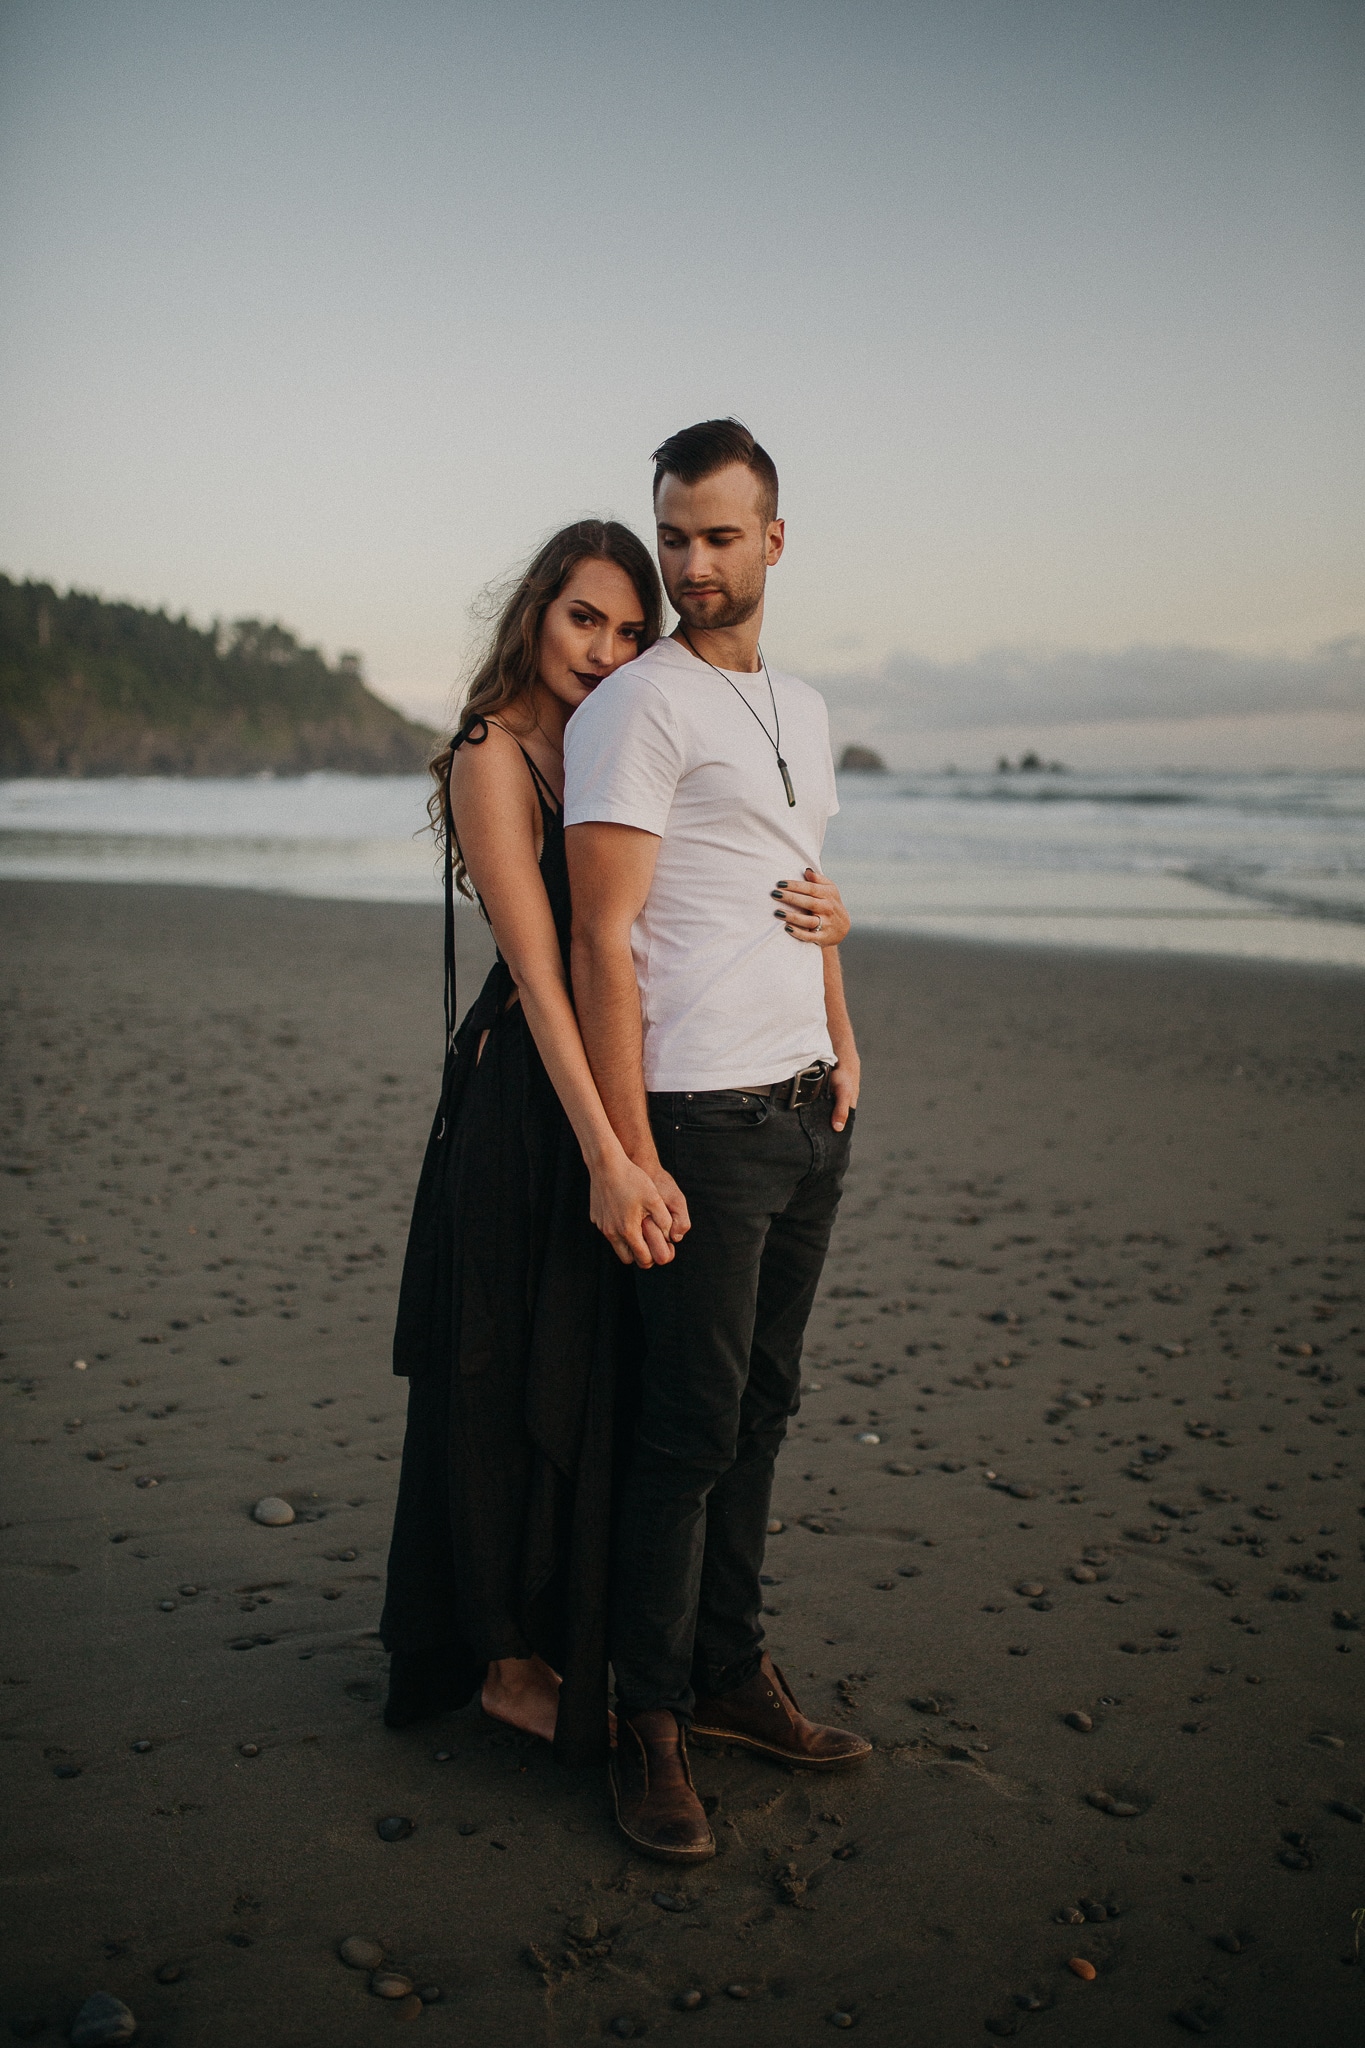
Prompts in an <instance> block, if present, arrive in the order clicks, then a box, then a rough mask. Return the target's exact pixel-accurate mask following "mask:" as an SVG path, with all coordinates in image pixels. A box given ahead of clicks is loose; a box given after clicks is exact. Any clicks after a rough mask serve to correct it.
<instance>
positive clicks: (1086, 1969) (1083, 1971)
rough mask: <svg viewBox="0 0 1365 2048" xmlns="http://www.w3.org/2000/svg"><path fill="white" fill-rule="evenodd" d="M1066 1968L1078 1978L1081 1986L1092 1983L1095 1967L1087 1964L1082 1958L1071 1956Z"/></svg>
mask: <svg viewBox="0 0 1365 2048" xmlns="http://www.w3.org/2000/svg"><path fill="white" fill-rule="evenodd" d="M1067 1968H1068V1970H1070V1971H1071V1972H1072V1974H1073V1975H1074V1976H1077V1977H1079V1978H1080V1979H1081V1982H1082V1983H1083V1984H1093V1983H1094V1981H1095V1965H1094V1964H1093V1963H1088V1962H1087V1961H1086V1959H1085V1957H1084V1956H1072V1958H1071V1960H1070V1962H1069V1963H1068V1964H1067Z"/></svg>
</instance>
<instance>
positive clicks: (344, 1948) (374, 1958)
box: [337, 1934, 384, 1970]
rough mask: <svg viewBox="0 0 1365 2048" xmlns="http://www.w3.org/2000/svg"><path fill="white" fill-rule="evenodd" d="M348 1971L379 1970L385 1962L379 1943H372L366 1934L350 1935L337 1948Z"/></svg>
mask: <svg viewBox="0 0 1365 2048" xmlns="http://www.w3.org/2000/svg"><path fill="white" fill-rule="evenodd" d="M337 1954H338V1955H339V1956H340V1957H341V1960H342V1962H343V1963H345V1965H346V1967H347V1969H348V1970H377V1969H378V1968H379V1965H380V1964H381V1963H382V1962H383V1960H384V1951H383V1949H382V1948H381V1947H380V1945H379V1943H378V1942H377V1941H371V1940H370V1939H369V1937H368V1936H367V1935H364V1934H348V1935H347V1936H346V1939H345V1940H344V1941H343V1942H342V1943H340V1945H339V1946H338V1948H337Z"/></svg>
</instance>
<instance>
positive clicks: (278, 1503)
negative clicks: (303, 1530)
mask: <svg viewBox="0 0 1365 2048" xmlns="http://www.w3.org/2000/svg"><path fill="white" fill-rule="evenodd" d="M251 1519H252V1521H253V1522H260V1523H261V1524H262V1526H263V1527H265V1528H267V1529H287V1528H288V1526H289V1524H290V1523H291V1522H292V1521H293V1519H294V1510H293V1509H292V1508H291V1507H290V1505H289V1503H288V1501H287V1500H281V1499H280V1496H279V1495H278V1494H277V1493H268V1494H266V1496H265V1498H264V1499H263V1500H258V1501H257V1503H256V1505H255V1507H254V1508H253V1509H252V1510H251Z"/></svg>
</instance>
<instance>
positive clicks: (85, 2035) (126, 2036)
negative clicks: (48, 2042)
mask: <svg viewBox="0 0 1365 2048" xmlns="http://www.w3.org/2000/svg"><path fill="white" fill-rule="evenodd" d="M136 2032H137V2021H136V2020H135V2019H134V2018H133V2015H132V2013H131V2012H130V2011H129V2010H128V2007H127V2006H126V2005H125V2004H124V2003H123V2000H122V1999H121V1998H115V1997H114V1994H113V1993H112V1991H95V1992H92V1993H91V1995H90V1997H89V1998H87V1999H86V2001H85V2004H84V2005H83V2006H82V2007H81V2009H80V2011H79V2012H78V2013H77V2014H76V2017H75V2020H74V2021H73V2022H72V2027H71V2048H107V2044H109V2043H113V2042H117V2041H131V2040H132V2038H133V2036H134V2034H135V2033H136Z"/></svg>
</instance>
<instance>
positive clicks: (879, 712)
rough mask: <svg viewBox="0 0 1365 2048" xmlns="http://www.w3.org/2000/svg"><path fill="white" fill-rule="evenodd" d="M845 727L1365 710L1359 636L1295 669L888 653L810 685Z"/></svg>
mask: <svg viewBox="0 0 1365 2048" xmlns="http://www.w3.org/2000/svg"><path fill="white" fill-rule="evenodd" d="M811 680H812V681H813V682H815V683H816V684H817V687H818V688H819V689H820V690H821V691H822V693H823V694H824V696H825V698H826V700H827V702H828V703H829V706H830V709H831V711H832V712H836V713H838V714H839V723H840V725H841V726H843V725H847V724H848V723H849V719H850V717H860V718H861V719H862V720H863V722H864V724H866V725H867V727H868V735H867V736H868V737H869V738H871V737H873V735H874V732H875V733H876V734H878V735H885V736H888V737H889V736H891V735H892V734H895V733H910V732H936V731H945V730H949V729H953V730H956V729H960V728H963V727H971V726H1027V725H1039V726H1055V725H1066V724H1073V723H1082V724H1086V725H1094V724H1104V723H1111V722H1118V721H1133V720H1144V721H1150V720H1162V721H1182V720H1186V719H1198V718H1220V717H1246V716H1250V715H1254V714H1264V713H1266V712H1303V711H1353V712H1365V635H1362V634H1352V635H1351V636H1349V637H1348V638H1346V639H1344V640H1334V641H1331V642H1329V643H1328V644H1327V645H1325V646H1322V647H1317V648H1315V649H1314V650H1313V651H1312V653H1311V654H1308V655H1306V656H1303V657H1301V658H1298V659H1295V658H1292V657H1290V656H1286V655H1258V654H1237V653H1230V652H1227V651H1225V650H1221V649H1218V648H1210V647H1128V648H1124V649H1122V650H1120V651H1119V652H1117V653H1113V654H1090V653H1086V652H1084V651H1083V650H1079V649H1072V650H1063V651H1061V652H1057V653H1045V652H1035V651H1029V650H1026V649H1025V650H1020V649H1011V648H993V649H990V650H988V651H987V652H985V653H983V654H978V655H976V656H974V657H973V658H972V660H970V661H960V662H938V661H928V660H926V659H924V658H923V657H921V656H919V655H913V654H893V655H890V656H889V657H888V659H887V660H886V661H885V662H883V664H882V665H881V667H880V669H878V670H876V671H874V672H873V673H871V674H866V673H864V674H857V673H854V674H848V673H845V674H840V675H832V676H823V677H812V679H811Z"/></svg>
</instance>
